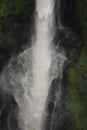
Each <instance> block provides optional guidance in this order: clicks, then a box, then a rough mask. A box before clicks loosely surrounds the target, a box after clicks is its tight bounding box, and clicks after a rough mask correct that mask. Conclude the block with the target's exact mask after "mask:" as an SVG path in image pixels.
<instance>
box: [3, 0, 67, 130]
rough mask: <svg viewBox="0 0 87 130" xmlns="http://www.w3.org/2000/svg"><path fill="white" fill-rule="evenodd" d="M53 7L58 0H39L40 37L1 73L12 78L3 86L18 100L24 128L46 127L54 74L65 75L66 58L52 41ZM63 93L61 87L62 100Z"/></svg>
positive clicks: (26, 129)
mask: <svg viewBox="0 0 87 130" xmlns="http://www.w3.org/2000/svg"><path fill="white" fill-rule="evenodd" d="M53 9H54V0H37V1H36V15H35V27H36V38H35V41H33V43H32V48H28V49H26V50H25V51H24V52H23V53H21V54H20V55H19V56H18V57H17V59H16V61H15V62H14V59H13V60H12V61H11V62H10V63H9V65H8V67H7V68H6V69H4V72H3V73H2V75H1V82H3V84H6V82H7V81H9V85H8V86H7V88H4V87H3V90H4V91H6V92H8V93H12V94H13V95H14V98H15V100H16V102H17V103H18V106H19V117H18V121H19V127H20V128H21V129H22V130H42V129H43V128H42V127H43V122H44V119H45V117H46V116H47V113H46V110H45V109H46V102H47V96H48V92H49V87H50V85H51V82H52V80H53V79H54V78H57V76H59V75H62V68H63V64H64V61H65V59H66V58H65V56H63V55H61V54H59V53H58V52H57V51H56V49H55V48H54V46H53V43H52V41H53V38H54V31H53V26H54V15H53ZM7 73H8V75H7V78H5V77H6V74H7ZM3 79H4V81H3ZM3 86H4V85H3ZM5 86H6V85H5ZM60 94H61V89H60V88H59V92H58V95H57V99H58V100H59V98H60ZM9 127H10V126H9Z"/></svg>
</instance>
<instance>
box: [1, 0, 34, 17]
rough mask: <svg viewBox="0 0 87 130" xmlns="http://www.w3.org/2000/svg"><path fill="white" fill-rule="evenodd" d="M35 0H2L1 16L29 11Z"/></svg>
mask: <svg viewBox="0 0 87 130" xmlns="http://www.w3.org/2000/svg"><path fill="white" fill-rule="evenodd" d="M33 2H34V0H1V1H0V17H1V16H4V17H8V16H11V15H20V14H26V13H29V11H31V9H32V4H33ZM28 7H29V8H28Z"/></svg>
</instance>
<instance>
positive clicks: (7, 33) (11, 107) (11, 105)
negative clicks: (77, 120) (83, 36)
mask: <svg viewBox="0 0 87 130" xmlns="http://www.w3.org/2000/svg"><path fill="white" fill-rule="evenodd" d="M71 3H72V0H71V1H69V0H61V1H59V0H56V3H55V23H56V24H55V28H56V36H55V38H54V41H55V45H58V43H59V42H60V47H61V48H64V50H65V51H66V54H67V56H68V57H69V58H70V59H73V58H72V56H71V52H72V49H73V48H74V49H75V50H77V49H78V48H80V46H81V42H80V38H79V35H78V34H77V32H78V30H79V28H78V27H77V22H76V21H75V10H74V8H73V6H72V8H71V7H70V5H71ZM59 5H60V8H58V6H59ZM15 19H16V20H15V21H14V22H12V23H11V24H10V23H8V25H6V28H4V25H3V28H2V29H3V31H2V32H3V34H2V35H3V39H2V40H1V39H0V55H1V56H2V55H3V58H1V57H0V61H1V64H0V70H1V69H2V68H3V66H4V65H5V64H6V63H7V62H8V60H9V58H10V57H11V55H15V53H16V55H17V54H18V53H19V52H20V51H22V50H23V49H24V47H26V46H27V45H26V43H27V42H29V41H28V40H30V43H31V39H30V38H29V37H31V34H32V28H31V23H32V21H33V19H31V20H30V19H27V20H25V21H21V20H19V19H20V18H15ZM60 22H61V23H62V25H63V26H62V28H61V26H59V24H60ZM74 23H76V24H74ZM33 25H34V23H33ZM30 46H31V45H30ZM72 53H74V52H72ZM72 55H73V54H72ZM74 56H75V55H74ZM74 56H73V57H74ZM64 72H65V71H64ZM65 82H66V81H65V79H64V78H63V81H62V84H63V85H62V86H63V87H62V91H63V97H62V100H61V102H62V103H61V105H60V106H58V107H56V109H55V111H56V115H57V116H56V117H55V128H54V130H65V128H66V129H67V128H68V125H69V124H67V121H65V113H64V112H65V104H64V103H65V100H64V99H65V95H66V94H65V92H66V90H65ZM57 83H58V79H55V80H54V81H53V89H55V86H56V85H57ZM51 92H53V90H51ZM53 93H55V92H53ZM53 93H52V94H53ZM0 98H1V100H0V104H1V107H0V112H1V113H0V128H1V130H18V126H17V119H16V116H17V107H18V106H17V104H16V102H15V101H14V99H13V97H12V96H11V95H6V94H4V93H3V92H2V94H1V95H0ZM53 107H54V104H53V103H52V102H50V103H49V104H48V111H49V113H50V112H52V110H53ZM59 107H60V108H59ZM60 113H62V114H60ZM4 117H5V118H4ZM47 122H48V123H49V125H48V124H47V130H49V126H50V117H49V119H48V120H47ZM11 124H12V125H11ZM14 124H15V125H14ZM4 126H5V127H4Z"/></svg>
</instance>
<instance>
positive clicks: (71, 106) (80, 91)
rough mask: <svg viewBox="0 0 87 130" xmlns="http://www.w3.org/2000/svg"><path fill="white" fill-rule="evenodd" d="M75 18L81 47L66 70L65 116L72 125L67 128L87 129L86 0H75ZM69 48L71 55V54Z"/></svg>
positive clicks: (73, 129) (74, 129) (72, 129)
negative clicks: (80, 35)
mask: <svg viewBox="0 0 87 130" xmlns="http://www.w3.org/2000/svg"><path fill="white" fill-rule="evenodd" d="M75 8H76V12H77V14H76V18H77V21H78V23H79V26H80V28H81V29H82V38H83V48H82V50H81V54H80V58H79V62H78V63H77V65H75V66H72V67H70V68H69V69H68V70H67V75H68V90H67V91H68V94H67V97H66V99H67V101H66V110H67V116H68V117H69V118H70V119H72V120H73V121H72V122H73V125H74V127H73V128H71V129H69V130H87V0H76V1H75ZM72 52H73V50H71V55H73V53H72Z"/></svg>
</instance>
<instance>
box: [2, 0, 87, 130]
mask: <svg viewBox="0 0 87 130" xmlns="http://www.w3.org/2000/svg"><path fill="white" fill-rule="evenodd" d="M61 1H62V4H61V8H60V10H61V19H62V24H63V25H64V26H65V27H66V31H67V33H68V34H69V35H68V38H67V37H66V33H65V30H62V31H61V32H60V34H58V35H60V37H61V39H62V43H61V46H62V47H64V48H65V50H66V53H67V56H68V58H69V63H67V64H68V67H67V69H66V71H65V75H67V79H66V80H67V93H66V103H65V106H66V112H65V113H66V114H65V115H66V117H65V120H66V130H86V129H87V123H86V122H87V118H86V117H87V104H86V103H87V87H86V86H87V1H86V0H84V1H83V0H66V1H64V0H61ZM34 6H35V1H34V0H26V1H25V0H22V1H21V0H14V1H12V0H8V1H7V0H4V1H2V0H1V1H0V70H2V68H3V66H4V65H5V64H6V63H7V62H8V61H9V58H10V57H11V56H12V55H15V54H17V53H19V52H20V51H22V50H23V46H26V43H27V42H28V40H30V39H29V37H31V34H32V29H31V24H30V23H32V22H33V19H32V17H33V11H34ZM56 15H57V9H56ZM64 37H66V38H64ZM1 100H6V99H5V97H4V99H1ZM6 102H7V105H6V106H7V107H8V106H10V105H9V104H10V103H9V101H6ZM11 102H14V101H13V99H12V101H11ZM2 106H3V105H2ZM6 106H5V109H6ZM11 107H12V106H11ZM2 108H3V111H4V110H5V109H4V107H2ZM2 108H0V109H2ZM8 113H9V112H8ZM67 122H68V123H67ZM64 127H65V125H64V126H63V130H65V128H64ZM3 129H4V128H3Z"/></svg>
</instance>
